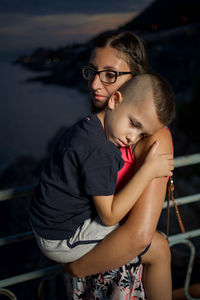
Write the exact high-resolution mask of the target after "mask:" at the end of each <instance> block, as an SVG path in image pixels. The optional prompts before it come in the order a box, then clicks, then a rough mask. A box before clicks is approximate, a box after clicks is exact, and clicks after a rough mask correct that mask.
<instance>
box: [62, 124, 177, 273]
mask: <svg viewBox="0 0 200 300" xmlns="http://www.w3.org/2000/svg"><path fill="white" fill-rule="evenodd" d="M155 140H158V141H159V151H160V153H171V154H172V153H173V146H172V140H171V136H170V133H169V130H168V129H167V128H163V129H161V130H159V131H158V132H157V133H156V134H155V135H154V136H152V137H149V138H145V139H144V140H143V141H141V142H139V143H138V145H137V146H136V147H135V151H134V152H135V156H136V162H137V164H136V166H137V167H138V166H140V164H142V163H143V159H144V157H145V153H146V151H148V148H149V145H150V144H152V142H153V141H155ZM166 184H167V179H166V178H158V179H154V180H153V181H152V182H151V183H150V184H149V185H148V186H147V188H146V189H145V191H144V192H143V194H142V196H141V197H140V198H139V200H138V201H137V202H136V204H135V205H134V207H133V208H132V210H131V212H130V213H129V216H128V218H127V220H126V222H125V223H124V224H123V225H122V226H120V227H119V228H117V229H116V230H115V231H113V232H112V233H111V234H110V235H108V236H107V237H106V238H105V239H104V240H103V241H102V242H101V243H99V244H98V245H97V246H96V247H94V249H92V250H91V251H90V252H89V253H87V254H86V255H84V256H83V257H82V258H80V259H79V260H77V261H75V262H73V263H70V264H68V265H64V268H65V269H66V270H67V271H69V272H70V273H71V274H72V275H74V276H76V277H85V276H87V275H91V274H96V273H101V272H105V271H108V270H111V269H115V268H117V267H120V266H122V265H124V264H126V263H128V262H129V261H131V259H133V258H134V257H136V256H137V255H138V254H140V253H141V252H142V251H143V250H144V249H145V248H146V247H147V246H148V245H149V243H150V242H151V240H152V237H153V235H154V232H155V230H156V227H157V223H158V220H159V217H160V213H161V210H162V206H163V201H164V198H165V193H166ZM133 192H134V191H133Z"/></svg>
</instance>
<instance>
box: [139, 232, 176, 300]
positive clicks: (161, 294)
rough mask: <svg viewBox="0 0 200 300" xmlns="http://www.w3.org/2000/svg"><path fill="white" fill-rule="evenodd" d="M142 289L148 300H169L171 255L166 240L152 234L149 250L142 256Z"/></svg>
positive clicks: (170, 294)
mask: <svg viewBox="0 0 200 300" xmlns="http://www.w3.org/2000/svg"><path fill="white" fill-rule="evenodd" d="M142 263H143V264H144V277H143V280H144V287H145V293H146V297H147V299H148V300H160V299H162V300H171V299H172V280H171V253H170V248H169V245H168V242H167V240H166V239H165V238H164V237H163V236H162V235H161V234H159V233H158V232H156V233H155V234H154V237H153V240H152V243H151V246H150V248H149V250H148V251H147V252H146V253H145V254H144V255H143V256H142Z"/></svg>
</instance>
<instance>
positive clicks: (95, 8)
mask: <svg viewBox="0 0 200 300" xmlns="http://www.w3.org/2000/svg"><path fill="white" fill-rule="evenodd" d="M152 2H153V0H98V1H95V0H70V1H69V0H9V1H8V0H1V1H0V44H1V48H0V55H3V54H6V55H9V54H12V53H15V54H19V55H20V54H21V55H23V54H28V53H27V52H31V51H32V50H34V49H36V48H38V47H44V48H57V47H60V46H66V45H68V44H73V43H82V42H86V41H87V40H89V39H90V38H91V37H92V36H94V35H96V34H98V33H100V32H102V31H104V30H111V29H116V28H117V27H118V26H120V25H123V24H125V23H127V22H128V21H130V20H131V19H133V18H134V17H135V16H137V15H138V14H139V13H140V12H141V11H142V10H144V9H145V8H146V7H147V6H149V5H150V4H151V3H152Z"/></svg>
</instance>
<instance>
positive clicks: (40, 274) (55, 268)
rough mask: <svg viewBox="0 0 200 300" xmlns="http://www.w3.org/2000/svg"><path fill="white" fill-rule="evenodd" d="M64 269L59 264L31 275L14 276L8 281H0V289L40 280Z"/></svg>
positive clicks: (30, 273)
mask: <svg viewBox="0 0 200 300" xmlns="http://www.w3.org/2000/svg"><path fill="white" fill-rule="evenodd" d="M61 269H62V267H61V265H59V264H57V265H54V266H51V267H47V268H44V269H41V270H37V271H33V272H29V273H24V274H21V275H17V276H13V277H10V278H7V279H3V280H0V288H3V287H6V286H10V285H14V284H18V283H21V282H25V281H28V280H32V279H36V278H40V277H43V276H45V275H49V274H52V273H54V272H58V271H60V270H61Z"/></svg>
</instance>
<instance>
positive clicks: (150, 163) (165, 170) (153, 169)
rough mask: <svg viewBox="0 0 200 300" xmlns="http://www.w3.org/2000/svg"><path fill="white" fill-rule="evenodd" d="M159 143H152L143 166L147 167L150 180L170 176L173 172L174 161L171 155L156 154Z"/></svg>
mask: <svg viewBox="0 0 200 300" xmlns="http://www.w3.org/2000/svg"><path fill="white" fill-rule="evenodd" d="M158 146H159V143H158V142H157V141H156V142H154V143H153V144H152V145H151V147H150V148H149V151H148V153H147V156H146V158H145V161H144V164H145V165H146V167H148V172H149V173H150V176H152V178H156V177H163V176H172V175H173V173H172V170H174V159H173V156H172V154H160V153H158V152H157V149H158Z"/></svg>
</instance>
